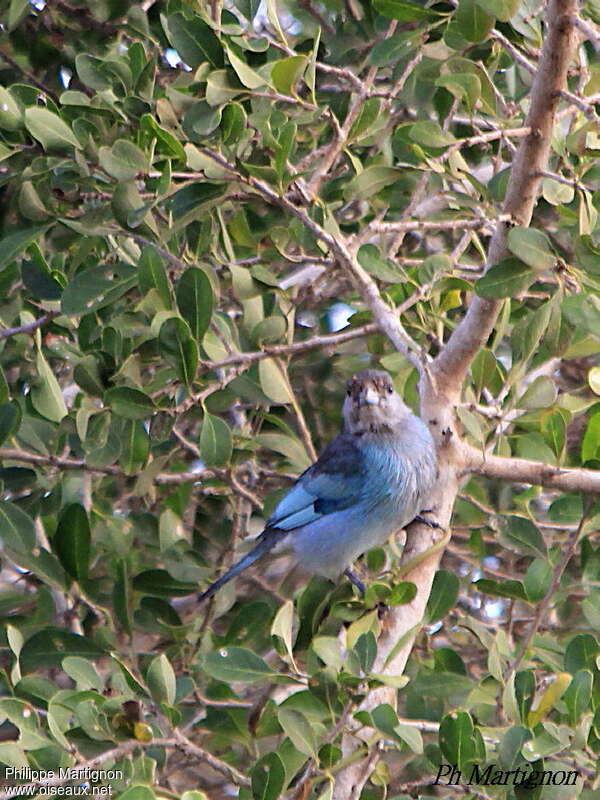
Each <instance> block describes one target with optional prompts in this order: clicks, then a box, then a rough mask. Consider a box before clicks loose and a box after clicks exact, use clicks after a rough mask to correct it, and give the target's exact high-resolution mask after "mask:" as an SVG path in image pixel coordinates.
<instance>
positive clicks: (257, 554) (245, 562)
mask: <svg viewBox="0 0 600 800" xmlns="http://www.w3.org/2000/svg"><path fill="white" fill-rule="evenodd" d="M276 541H277V540H276V537H274V536H265V534H264V533H263V534H262V535H261V536H260V539H259V542H258V544H257V545H256V547H253V548H252V550H250V552H249V553H248V554H247V555H245V556H244V557H243V558H241V559H240V560H239V561H238V562H237V564H234V565H233V567H231V568H230V569H228V570H227V572H226V573H225V574H223V575H221V577H220V578H218V579H217V580H216V581H215V582H214V583H211V585H210V586H209V587H208V589H206V591H204V592H202V593H201V594H199V595H198V602H199V603H202V602H203V601H204V600H208V598H209V597H212V596H213V594H215V592H218V591H219V589H220V588H221V586H224V585H225V584H226V583H229V581H230V580H231V579H232V578H235V576H236V575H239V574H240V572H243V571H244V570H245V569H246V568H247V567H249V566H250V565H251V564H254V562H255V561H258V559H259V558H261V557H262V556H264V555H265V553H268V552H269V550H271V549H272V548H273V547H274V546H275V544H276Z"/></svg>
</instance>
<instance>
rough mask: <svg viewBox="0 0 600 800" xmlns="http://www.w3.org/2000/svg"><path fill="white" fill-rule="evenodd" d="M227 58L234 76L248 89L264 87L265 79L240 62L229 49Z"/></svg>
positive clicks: (243, 62)
mask: <svg viewBox="0 0 600 800" xmlns="http://www.w3.org/2000/svg"><path fill="white" fill-rule="evenodd" d="M227 58H228V59H229V63H230V64H231V66H232V67H233V69H234V70H235V74H236V75H237V76H238V78H239V79H240V81H241V82H242V83H243V84H244V86H246V87H247V88H248V89H260V87H261V86H265V85H266V83H267V79H266V78H263V76H262V75H260V74H259V73H258V72H256V71H255V70H253V69H252V67H249V66H248V64H246V62H245V61H242V59H241V58H239V57H238V56H237V55H236V54H235V53H234V51H233V50H232V49H231V48H230V47H228V48H227Z"/></svg>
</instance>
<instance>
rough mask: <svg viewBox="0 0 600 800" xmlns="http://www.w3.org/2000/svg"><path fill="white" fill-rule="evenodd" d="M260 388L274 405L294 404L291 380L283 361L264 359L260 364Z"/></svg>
mask: <svg viewBox="0 0 600 800" xmlns="http://www.w3.org/2000/svg"><path fill="white" fill-rule="evenodd" d="M258 375H259V378H260V387H261V389H262V390H263V392H264V393H265V394H266V395H267V397H268V398H269V399H270V400H272V401H273V402H274V403H278V404H281V405H285V404H286V403H291V402H293V399H294V398H293V396H292V392H291V389H290V384H289V380H288V377H287V373H286V371H285V367H284V365H283V363H282V362H281V361H275V360H274V359H272V358H264V359H263V360H262V361H259V363H258Z"/></svg>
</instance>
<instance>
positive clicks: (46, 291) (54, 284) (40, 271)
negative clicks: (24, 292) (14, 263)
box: [21, 245, 63, 300]
mask: <svg viewBox="0 0 600 800" xmlns="http://www.w3.org/2000/svg"><path fill="white" fill-rule="evenodd" d="M34 247H37V245H34ZM41 262H43V259H42V260H41V261H38V260H29V259H28V260H23V261H22V262H21V278H22V280H23V283H24V285H25V286H26V287H27V289H28V290H29V292H30V293H31V295H32V297H34V298H35V299H36V300H60V298H61V295H62V293H63V287H62V286H61V284H60V283H59V282H58V281H57V280H56V278H53V277H52V274H51V273H50V270H49V269H48V268H47V266H46V265H45V264H44V266H42V263H41Z"/></svg>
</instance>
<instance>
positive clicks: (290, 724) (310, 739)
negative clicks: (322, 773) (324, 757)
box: [277, 707, 317, 758]
mask: <svg viewBox="0 0 600 800" xmlns="http://www.w3.org/2000/svg"><path fill="white" fill-rule="evenodd" d="M277 719H278V720H279V724H280V725H281V727H282V728H283V730H284V731H285V733H286V735H287V736H288V737H289V739H290V741H291V742H292V744H293V745H294V747H295V748H296V750H299V751H300V752H301V753H304V755H306V756H310V757H312V758H317V739H316V736H315V733H314V731H313V729H312V727H311V725H310V722H309V721H308V719H307V718H306V717H305V716H304V714H302V713H301V712H300V711H296V710H295V709H293V708H287V707H285V708H282V707H280V708H279V709H278V710H277Z"/></svg>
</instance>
